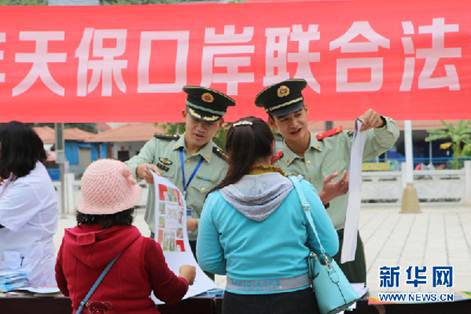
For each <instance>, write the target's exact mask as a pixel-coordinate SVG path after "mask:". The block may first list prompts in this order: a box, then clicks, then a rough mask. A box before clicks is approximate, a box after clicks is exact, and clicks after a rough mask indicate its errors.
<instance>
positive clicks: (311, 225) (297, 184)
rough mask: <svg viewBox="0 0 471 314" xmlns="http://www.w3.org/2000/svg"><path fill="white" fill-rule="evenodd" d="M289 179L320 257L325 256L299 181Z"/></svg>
mask: <svg viewBox="0 0 471 314" xmlns="http://www.w3.org/2000/svg"><path fill="white" fill-rule="evenodd" d="M289 179H290V180H291V182H292V183H293V186H294V189H295V190H296V193H297V194H298V197H299V200H300V201H301V207H302V208H303V211H304V214H305V216H306V219H307V221H308V229H309V228H310V230H311V232H312V234H313V235H314V240H316V242H317V243H318V244H319V250H320V255H323V256H324V255H326V253H325V249H324V246H323V245H322V243H321V240H320V238H319V235H318V234H317V230H316V226H315V225H314V221H313V220H312V216H311V204H310V203H309V201H308V200H307V199H306V197H305V196H304V192H303V190H302V188H301V184H300V181H299V178H297V177H295V176H290V177H289Z"/></svg>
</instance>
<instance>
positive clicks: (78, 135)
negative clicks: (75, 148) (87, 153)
mask: <svg viewBox="0 0 471 314" xmlns="http://www.w3.org/2000/svg"><path fill="white" fill-rule="evenodd" d="M93 135H95V133H91V132H87V131H84V130H81V129H79V128H68V129H64V139H66V140H69V141H81V142H85V141H86V140H87V139H89V138H90V137H91V136H93Z"/></svg>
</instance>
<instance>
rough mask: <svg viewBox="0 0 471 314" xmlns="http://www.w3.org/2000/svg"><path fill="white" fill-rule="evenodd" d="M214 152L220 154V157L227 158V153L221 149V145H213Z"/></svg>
mask: <svg viewBox="0 0 471 314" xmlns="http://www.w3.org/2000/svg"><path fill="white" fill-rule="evenodd" d="M213 153H215V154H216V156H218V157H219V158H222V159H224V160H227V155H226V153H225V152H224V151H223V150H222V149H220V148H219V147H217V146H213Z"/></svg>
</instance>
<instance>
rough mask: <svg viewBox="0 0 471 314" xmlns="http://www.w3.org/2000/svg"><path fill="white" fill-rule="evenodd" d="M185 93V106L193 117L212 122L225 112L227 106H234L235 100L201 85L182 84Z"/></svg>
mask: <svg viewBox="0 0 471 314" xmlns="http://www.w3.org/2000/svg"><path fill="white" fill-rule="evenodd" d="M183 91H184V92H185V93H187V98H186V108H187V110H188V113H189V114H190V115H191V116H192V117H193V118H195V119H198V120H202V121H207V122H213V121H216V120H219V119H220V118H221V117H222V116H224V114H225V113H226V110H227V107H229V106H234V105H235V101H234V100H233V99H232V98H231V97H229V96H227V95H225V94H223V93H221V92H218V91H216V90H213V89H210V88H206V87H201V86H184V87H183Z"/></svg>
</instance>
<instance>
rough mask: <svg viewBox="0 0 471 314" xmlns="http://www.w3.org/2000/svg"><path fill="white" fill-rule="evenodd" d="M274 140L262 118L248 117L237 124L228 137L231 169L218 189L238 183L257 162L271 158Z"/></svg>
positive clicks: (230, 130)
mask: <svg viewBox="0 0 471 314" xmlns="http://www.w3.org/2000/svg"><path fill="white" fill-rule="evenodd" d="M273 140H274V138H273V133H272V132H271V130H270V127H269V126H268V125H267V124H266V123H265V121H263V120H262V119H260V118H257V117H247V118H242V119H240V120H239V121H237V122H235V123H234V124H233V125H232V127H231V128H230V129H229V131H228V132H227V137H226V152H227V154H228V155H229V158H228V163H229V169H228V171H227V174H226V177H225V178H224V179H223V180H222V181H221V183H220V184H219V185H218V186H217V187H216V189H220V188H223V187H225V186H227V185H230V184H233V183H236V182H238V181H239V180H240V179H241V178H242V177H243V176H244V175H246V174H248V173H249V172H250V170H251V168H252V166H253V164H254V163H255V162H256V161H257V160H260V159H262V158H267V157H270V156H271V155H272V154H273Z"/></svg>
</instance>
